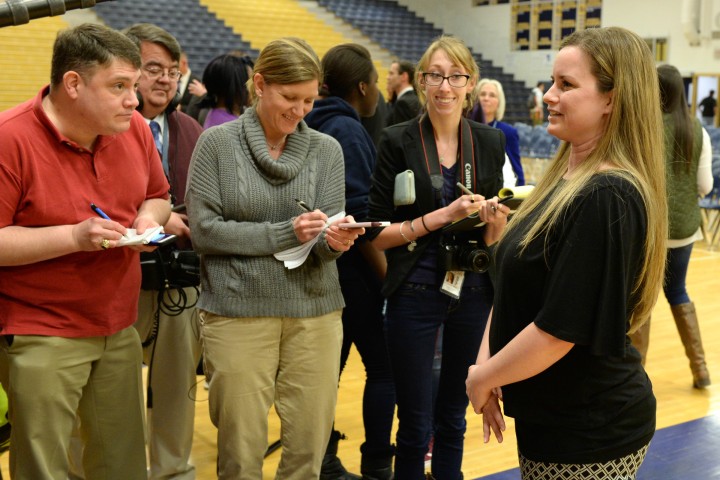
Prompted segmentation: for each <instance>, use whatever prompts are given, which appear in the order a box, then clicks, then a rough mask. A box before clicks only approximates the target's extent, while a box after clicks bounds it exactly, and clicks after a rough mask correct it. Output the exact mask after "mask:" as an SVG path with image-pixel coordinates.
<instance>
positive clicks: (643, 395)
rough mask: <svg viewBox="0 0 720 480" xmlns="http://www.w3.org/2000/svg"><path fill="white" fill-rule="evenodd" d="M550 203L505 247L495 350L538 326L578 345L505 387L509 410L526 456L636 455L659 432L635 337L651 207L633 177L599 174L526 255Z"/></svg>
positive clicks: (595, 458)
mask: <svg viewBox="0 0 720 480" xmlns="http://www.w3.org/2000/svg"><path fill="white" fill-rule="evenodd" d="M549 198H551V196H549V197H548V200H549ZM546 204H547V200H546V202H545V204H543V205H541V206H539V208H537V209H536V212H537V213H536V214H534V215H530V216H528V217H526V218H525V219H523V220H522V222H521V223H520V224H518V225H517V226H516V227H517V228H514V229H513V230H512V231H510V232H509V233H508V235H507V237H506V238H505V239H503V240H502V241H501V242H500V244H499V245H498V248H497V252H496V268H497V280H496V285H495V302H494V311H493V319H492V326H491V330H490V350H491V353H492V354H495V353H497V352H498V351H499V350H501V349H502V348H503V347H504V346H505V345H507V343H508V342H510V340H512V339H513V338H514V337H515V336H516V335H517V334H518V333H520V332H521V331H522V330H523V329H524V328H525V327H526V326H527V325H529V324H530V323H535V325H536V326H537V327H538V328H540V329H541V330H543V331H545V332H547V333H549V334H551V335H553V336H555V337H557V338H559V339H561V340H565V341H568V342H572V343H574V344H575V346H574V347H573V348H572V349H571V350H570V352H569V353H568V354H567V355H565V357H563V358H562V359H561V360H559V361H558V362H557V363H555V364H554V365H552V366H551V367H550V368H548V369H547V370H545V371H544V372H542V373H540V374H538V375H536V376H534V377H531V378H529V379H526V380H523V381H521V382H517V383H514V384H511V385H506V386H504V387H503V394H504V409H505V413H506V414H507V415H508V416H511V417H514V418H515V419H516V431H517V436H518V447H519V449H520V452H521V453H522V454H523V455H524V456H525V457H526V458H529V459H531V460H535V461H545V462H554V463H595V462H604V461H608V460H611V459H614V458H619V457H621V456H624V455H627V454H630V453H633V452H634V451H636V450H638V449H639V448H641V447H642V446H644V445H645V444H647V443H648V442H649V440H650V439H651V438H652V435H653V432H654V430H655V397H654V396H653V393H652V385H651V383H650V380H649V379H648V377H647V374H646V373H645V371H644V370H643V368H642V366H641V365H640V355H639V353H638V352H637V350H635V349H634V348H633V347H632V346H631V345H630V340H629V338H628V336H627V330H628V328H629V316H630V312H631V311H632V309H633V307H634V300H633V295H632V291H633V287H634V286H635V283H636V280H637V277H638V275H639V272H640V269H641V267H642V260H643V255H644V241H645V238H646V234H647V216H646V212H645V206H644V202H643V200H642V198H641V196H640V193H639V192H638V190H637V188H636V187H635V186H634V185H633V184H632V183H631V182H629V181H628V180H627V179H624V178H622V177H620V176H618V175H613V174H611V173H600V174H596V175H595V176H594V177H593V178H592V179H591V181H590V182H589V184H588V185H587V186H586V187H585V188H584V189H583V190H582V191H581V192H579V194H578V195H577V196H576V198H575V199H574V200H573V201H572V202H571V204H570V205H569V206H568V208H567V210H566V212H565V214H564V215H563V216H562V219H561V221H560V222H559V223H558V224H557V225H556V226H554V227H553V228H552V229H551V231H550V232H549V233H548V234H547V236H544V235H542V236H540V237H539V238H537V239H535V240H534V241H533V242H531V243H530V245H528V247H527V248H526V250H525V251H523V252H522V254H520V253H519V242H520V239H521V238H522V236H523V234H524V233H525V232H527V230H528V229H529V227H530V225H532V224H533V222H535V221H537V217H538V216H539V215H540V212H541V211H542V209H543V208H544V206H545V205H546Z"/></svg>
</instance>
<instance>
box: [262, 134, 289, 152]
mask: <svg viewBox="0 0 720 480" xmlns="http://www.w3.org/2000/svg"><path fill="white" fill-rule="evenodd" d="M286 139H287V135H285V136H284V137H283V138H282V140H280V141H279V142H278V143H276V144H275V145H272V144H271V143H270V142H268V141H267V140H266V141H265V142H266V143H267V145H268V147H270V150H277V149H278V148H280V147H282V146H283V144H284V143H285V140H286Z"/></svg>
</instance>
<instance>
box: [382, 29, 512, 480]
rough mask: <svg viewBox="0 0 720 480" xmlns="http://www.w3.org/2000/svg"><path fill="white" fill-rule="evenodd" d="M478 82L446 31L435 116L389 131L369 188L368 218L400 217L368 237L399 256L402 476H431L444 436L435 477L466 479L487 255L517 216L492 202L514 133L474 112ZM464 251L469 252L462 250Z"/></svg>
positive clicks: (466, 54) (424, 75) (388, 283)
mask: <svg viewBox="0 0 720 480" xmlns="http://www.w3.org/2000/svg"><path fill="white" fill-rule="evenodd" d="M477 79H478V67H477V64H476V63H475V60H474V59H473V57H472V54H471V53H470V51H469V50H468V48H467V47H466V46H465V45H464V44H463V43H462V41H460V40H459V39H457V38H454V37H450V36H443V37H440V38H439V39H437V40H436V41H434V42H433V43H432V44H431V45H430V46H429V47H428V49H427V50H426V51H425V53H424V54H423V56H422V58H421V60H420V62H419V64H418V73H417V85H418V92H419V94H420V98H421V100H422V103H423V104H424V105H425V109H426V111H427V113H425V114H423V115H422V116H421V117H420V118H419V119H412V120H408V121H406V122H403V123H400V124H397V125H393V126H391V127H388V128H386V129H385V131H384V133H383V137H382V139H381V141H380V147H379V148H378V163H377V166H376V168H375V172H374V173H373V178H372V180H373V181H372V186H371V188H370V197H369V202H370V203H369V205H370V210H369V214H368V219H369V220H370V221H382V220H389V221H391V222H392V224H391V225H390V226H388V227H385V228H377V229H370V230H369V232H368V238H370V239H371V241H372V243H373V245H374V246H375V247H376V248H378V249H379V250H384V251H385V254H386V256H387V260H388V269H387V276H386V278H385V282H384V284H383V288H382V293H383V294H384V295H385V296H386V297H387V312H386V329H387V330H386V336H387V341H388V351H389V354H390V364H391V367H392V371H393V377H394V379H395V388H396V396H397V407H398V419H399V426H398V431H397V437H396V442H397V447H396V456H395V478H396V479H398V480H417V479H419V478H423V477H424V475H425V454H426V453H427V452H428V444H429V441H430V437H431V435H433V434H434V445H433V452H432V465H431V468H432V476H434V478H437V479H441V480H458V479H460V478H462V472H461V466H462V457H463V443H464V435H465V428H466V422H465V413H466V410H467V405H468V398H467V396H466V395H465V386H464V383H463V382H464V380H465V376H466V374H467V366H468V365H470V364H471V363H472V362H473V360H474V357H475V355H476V354H477V349H478V347H479V346H480V340H481V338H482V332H483V330H484V328H485V322H486V320H487V316H488V313H489V311H490V306H491V302H492V295H493V287H492V283H491V281H490V276H489V274H488V273H487V272H486V271H485V268H484V264H483V263H482V261H481V260H479V259H480V258H488V257H485V256H483V254H485V255H487V254H486V252H485V249H486V248H487V246H489V245H492V244H493V243H494V242H495V239H496V238H497V237H498V236H499V234H500V232H501V231H502V228H503V227H504V226H505V223H506V221H507V214H508V213H509V209H508V208H507V206H505V205H498V203H497V198H495V197H493V196H494V195H496V194H497V192H498V191H499V190H500V188H501V187H502V181H503V177H502V167H503V164H504V162H505V145H504V140H503V133H502V131H500V130H498V129H495V128H491V127H488V126H487V125H482V124H479V123H476V122H472V121H469V120H467V119H466V118H464V116H463V112H464V111H465V109H466V108H467V107H468V106H470V105H472V104H473V102H474V98H473V91H474V87H475V83H476V82H477ZM407 170H411V171H412V173H413V176H414V179H415V192H414V193H415V200H414V201H413V202H410V201H408V200H406V199H404V198H400V196H398V201H397V202H396V201H395V199H394V198H395V196H396V192H395V180H396V177H397V176H398V174H401V177H400V178H401V179H402V178H403V176H404V175H405V173H404V172H406V171H407ZM458 182H461V184H462V186H463V188H462V189H459V188H458V187H457V183H458ZM468 191H469V192H471V193H466V192H468ZM397 193H398V194H399V193H400V192H397ZM491 197H492V198H491ZM486 198H487V199H486ZM471 214H478V215H479V218H480V220H481V221H484V222H487V226H486V227H484V228H475V227H474V225H475V224H474V223H473V224H472V225H473V226H471V227H470V231H464V232H457V233H444V232H443V227H445V226H447V225H449V224H451V223H453V222H455V221H457V220H461V219H464V218H465V217H467V216H468V215H471ZM480 220H479V221H480ZM460 248H462V249H463V250H464V251H467V252H468V255H462V256H459V255H455V254H454V253H453V252H457V250H458V249H460ZM476 260H477V261H476ZM441 325H444V327H443V338H442V352H443V357H442V365H441V372H440V381H439V389H438V393H437V400H436V402H435V407H434V408H433V398H432V397H433V395H432V384H433V375H432V368H433V359H434V356H435V344H436V339H437V336H438V330H439V328H440V326H441ZM433 432H434V433H433Z"/></svg>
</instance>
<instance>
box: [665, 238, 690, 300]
mask: <svg viewBox="0 0 720 480" xmlns="http://www.w3.org/2000/svg"><path fill="white" fill-rule="evenodd" d="M692 249H693V244H692V243H691V244H690V245H686V246H684V247H679V248H668V250H667V265H666V267H665V282H664V284H663V291H664V292H665V298H667V301H668V303H669V304H670V305H681V304H683V303H690V297H689V296H688V293H687V289H686V288H685V278H686V277H687V271H688V264H689V263H690V254H691V253H692Z"/></svg>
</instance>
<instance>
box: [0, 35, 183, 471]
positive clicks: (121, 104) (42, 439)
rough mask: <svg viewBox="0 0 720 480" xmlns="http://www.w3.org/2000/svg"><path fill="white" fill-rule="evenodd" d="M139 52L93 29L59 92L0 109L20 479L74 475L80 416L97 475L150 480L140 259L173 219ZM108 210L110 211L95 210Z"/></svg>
mask: <svg viewBox="0 0 720 480" xmlns="http://www.w3.org/2000/svg"><path fill="white" fill-rule="evenodd" d="M140 65H141V60H140V54H139V51H138V49H137V47H136V46H135V45H134V44H133V43H132V42H131V41H130V40H129V39H127V38H126V37H125V36H124V35H122V34H121V33H119V32H116V31H113V30H111V29H109V28H107V27H104V26H101V25H90V24H85V25H81V26H78V27H76V28H72V29H68V30H65V31H63V32H60V34H58V37H57V39H56V41H55V45H54V47H53V59H52V68H51V84H50V86H49V87H45V88H43V89H42V90H41V91H40V93H39V94H38V95H37V97H35V99H33V100H29V101H27V102H25V103H23V104H21V105H19V106H17V107H15V108H12V109H10V110H7V111H5V112H2V113H0V151H1V152H2V155H0V334H1V335H2V336H1V337H0V346H1V347H2V348H0V373H2V375H1V376H2V381H3V384H4V386H5V388H6V390H7V391H8V397H9V401H10V421H11V423H12V426H13V429H12V438H11V448H10V474H11V476H12V478H14V479H21V480H35V479H40V478H43V479H56V480H61V479H66V478H67V470H68V464H67V449H68V442H69V439H70V433H71V431H72V428H73V423H74V421H75V415H76V412H77V414H78V415H79V416H80V419H81V425H82V429H81V434H82V437H83V440H84V443H85V456H84V461H83V464H84V469H85V472H86V474H87V476H88V478H103V479H106V480H111V479H112V480H115V479H117V480H121V479H122V480H141V479H143V480H144V479H145V478H147V474H146V463H145V462H146V459H145V444H144V434H143V404H142V397H143V394H142V380H141V374H140V366H141V362H142V351H141V347H140V341H139V338H138V335H137V332H136V330H135V329H134V328H132V325H133V322H134V321H135V318H136V315H137V299H138V292H139V289H140V266H139V262H138V250H142V249H147V247H121V246H119V245H118V242H119V241H120V240H121V238H122V237H123V235H125V234H126V233H127V229H128V228H135V229H137V231H138V233H142V232H143V231H145V230H146V229H147V228H150V227H155V226H158V225H162V224H164V223H165V222H166V221H167V219H168V217H169V214H170V205H169V202H168V201H167V199H168V188H169V185H168V183H167V180H166V179H165V175H164V173H163V170H162V165H161V163H160V159H159V157H158V154H157V150H156V148H155V143H154V141H153V137H152V135H151V133H150V130H149V129H148V128H147V125H146V124H145V122H144V121H143V119H142V116H141V115H140V114H139V113H137V112H136V111H135V107H136V106H137V104H138V100H137V97H136V94H135V90H136V86H137V82H138V79H139V77H140ZM91 203H95V204H96V205H97V206H99V207H100V208H101V209H102V211H103V212H104V214H106V215H105V217H109V218H102V217H101V216H99V214H98V213H96V211H94V210H93V209H91V207H90V205H91Z"/></svg>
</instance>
